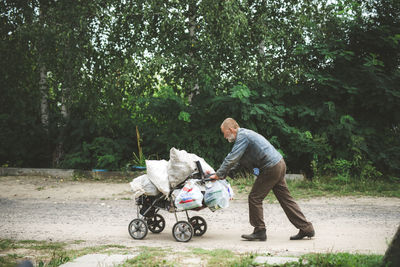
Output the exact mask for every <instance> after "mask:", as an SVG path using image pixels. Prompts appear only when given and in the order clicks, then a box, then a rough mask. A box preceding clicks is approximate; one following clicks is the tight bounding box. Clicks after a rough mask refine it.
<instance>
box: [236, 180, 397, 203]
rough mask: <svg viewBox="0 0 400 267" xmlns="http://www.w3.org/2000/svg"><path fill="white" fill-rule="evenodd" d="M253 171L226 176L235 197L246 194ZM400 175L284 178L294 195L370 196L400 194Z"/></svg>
mask: <svg viewBox="0 0 400 267" xmlns="http://www.w3.org/2000/svg"><path fill="white" fill-rule="evenodd" d="M254 179H255V177H254V176H253V175H246V176H240V177H238V178H236V179H229V181H230V183H231V184H232V185H233V189H234V191H235V193H236V195H237V197H238V198H245V197H247V194H248V193H249V192H250V190H251V187H252V185H253V183H254ZM399 181H400V180H399V178H392V179H386V180H382V179H376V180H373V179H357V178H346V179H343V177H342V176H334V177H328V176H323V177H315V178H313V179H312V180H306V179H305V180H302V181H301V180H293V181H287V184H288V187H289V190H290V192H291V194H292V196H293V197H294V198H296V199H309V198H315V197H343V196H371V197H400V182H399ZM266 201H268V202H274V201H276V198H275V196H274V194H273V193H272V192H271V193H270V194H268V196H267V198H266Z"/></svg>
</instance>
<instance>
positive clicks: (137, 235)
mask: <svg viewBox="0 0 400 267" xmlns="http://www.w3.org/2000/svg"><path fill="white" fill-rule="evenodd" d="M128 231H129V234H130V235H131V237H132V238H133V239H143V238H145V237H146V235H147V232H148V229H147V225H146V223H145V222H144V221H143V220H142V219H133V220H132V221H131V222H130V224H129V227H128Z"/></svg>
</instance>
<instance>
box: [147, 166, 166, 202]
mask: <svg viewBox="0 0 400 267" xmlns="http://www.w3.org/2000/svg"><path fill="white" fill-rule="evenodd" d="M167 166H168V161H166V160H146V169H147V177H148V178H149V179H150V181H151V182H152V183H153V184H154V185H155V186H156V187H157V189H158V190H160V191H161V192H162V193H163V194H164V195H166V196H168V194H169V191H170V188H169V181H168V172H167Z"/></svg>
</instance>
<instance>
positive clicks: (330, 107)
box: [0, 0, 400, 183]
mask: <svg viewBox="0 0 400 267" xmlns="http://www.w3.org/2000/svg"><path fill="white" fill-rule="evenodd" d="M0 16H1V18H2V28H1V30H0V38H1V42H0V59H1V60H0V66H1V67H0V72H1V73H0V85H1V90H2V91H1V96H2V97H1V98H0V129H1V133H0V165H1V166H2V165H8V166H21V167H66V168H80V169H92V168H107V169H113V170H115V169H120V168H122V167H123V166H126V164H128V163H130V162H131V161H132V160H133V161H137V162H138V163H140V164H141V165H142V163H143V159H144V158H145V157H149V156H154V157H155V158H165V159H167V158H168V155H169V150H170V148H171V147H176V148H179V149H185V150H187V151H189V152H192V153H196V154H197V155H199V156H202V157H204V158H205V159H206V160H207V161H208V162H209V163H211V164H212V165H214V167H215V168H217V167H218V165H219V164H220V163H221V162H222V159H223V158H224V156H225V155H226V154H227V153H228V152H229V149H230V145H229V144H227V143H226V141H225V140H224V139H223V138H222V135H221V133H220V130H219V126H220V123H221V122H222V121H223V119H224V118H226V117H233V118H235V119H237V120H238V122H239V124H240V125H241V126H242V127H246V128H250V129H253V130H256V131H258V132H259V133H261V134H262V135H264V136H265V137H267V138H268V140H270V141H271V143H272V144H273V145H274V146H275V147H276V148H278V149H279V150H280V151H281V153H282V154H283V155H284V157H285V160H286V161H287V166H288V171H289V172H302V173H305V174H306V175H307V177H312V176H314V175H317V176H321V175H323V174H332V175H336V176H337V179H338V182H341V183H348V182H350V180H351V179H354V177H360V179H378V178H380V177H390V176H399V175H398V174H399V173H400V131H399V125H400V113H399V112H397V109H398V107H399V106H400V91H399V90H398V84H400V71H399V62H400V61H399V55H400V53H399V49H400V48H399V41H400V37H399V33H398V29H399V25H400V19H399V18H400V6H399V2H398V1H395V0H385V1H375V0H374V1H367V2H365V3H364V2H363V3H362V4H360V3H359V2H357V1H350V0H344V1H335V2H331V1H322V2H321V1H286V0H278V1H267V2H265V1H261V0H256V1H210V0H205V1H192V0H190V1H184V2H182V1H167V2H165V1H144V0H139V1H134V2H129V3H126V2H125V1H119V0H111V1H106V2H104V1H99V0H94V1H86V2H85V1H83V2H82V1H81V2H79V3H75V2H65V1H48V2H46V3H42V2H40V1H38V0H34V1H27V2H24V3H15V1H3V2H2V3H1V4H0ZM43 70H44V72H43ZM41 75H42V76H43V75H44V76H45V77H46V79H45V84H43V83H41V82H40V81H41V79H40V77H41ZM42 82H43V81H42ZM43 88H44V89H43ZM43 103H44V104H45V106H47V108H48V115H49V116H48V125H46V124H45V123H43V120H42V115H43V114H41V106H42V104H43ZM136 127H138V128H139V129H140V130H141V135H142V137H141V138H140V137H138V136H137V135H136V134H135V128H136ZM140 139H142V141H140V142H142V143H141V145H142V146H143V147H142V151H141V148H139V147H138V146H137V141H138V140H140ZM132 155H134V157H135V156H136V157H137V159H135V158H133V159H132ZM350 177H353V178H350Z"/></svg>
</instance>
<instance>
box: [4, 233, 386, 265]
mask: <svg viewBox="0 0 400 267" xmlns="http://www.w3.org/2000/svg"><path fill="white" fill-rule="evenodd" d="M82 243H84V241H82V240H79V241H76V242H73V243H69V244H68V243H59V242H46V241H35V240H21V241H14V240H8V239H3V240H0V255H1V256H0V266H4V267H8V266H10V267H11V266H12V267H15V266H16V265H17V264H18V263H19V262H21V261H23V260H30V261H31V262H32V263H33V264H34V266H40V267H45V266H46V267H56V266H60V265H62V264H64V263H66V262H69V261H72V260H74V259H75V258H78V257H80V256H83V255H86V254H93V253H102V254H137V256H136V257H135V258H133V259H130V260H127V261H125V262H124V263H123V264H121V265H119V266H121V267H122V266H126V267H128V266H146V267H151V266H154V267H155V266H187V265H192V266H193V265H196V264H197V265H199V266H210V267H214V266H219V267H223V266H237V267H240V266H243V267H244V266H270V265H266V264H264V265H263V264H256V263H255V259H256V258H257V256H272V255H271V254H253V253H242V254H238V253H234V252H232V251H230V250H225V249H216V250H206V249H203V248H190V249H188V250H187V251H183V252H182V251H172V250H170V249H163V248H157V247H135V248H128V247H125V246H120V245H103V246H95V247H81V248H79V249H71V248H70V247H73V245H77V244H82ZM27 255H29V256H27ZM382 258H383V255H364V254H350V253H328V254H305V255H303V256H301V257H299V261H298V262H292V263H286V264H282V265H279V266H288V267H289V266H291V267H297V266H343V267H346V266H349V267H350V266H361V267H363V266H365V267H372V266H379V265H380V263H381V262H382ZM274 266H277V265H274Z"/></svg>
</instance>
